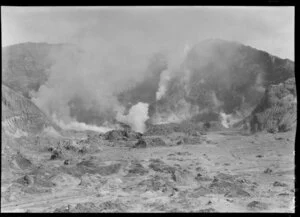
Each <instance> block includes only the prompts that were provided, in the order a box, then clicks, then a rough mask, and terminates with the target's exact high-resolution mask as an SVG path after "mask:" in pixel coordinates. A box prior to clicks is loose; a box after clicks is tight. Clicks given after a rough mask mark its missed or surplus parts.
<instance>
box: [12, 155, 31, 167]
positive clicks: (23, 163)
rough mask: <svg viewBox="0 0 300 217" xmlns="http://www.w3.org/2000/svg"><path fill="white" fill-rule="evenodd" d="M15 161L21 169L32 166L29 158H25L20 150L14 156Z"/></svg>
mask: <svg viewBox="0 0 300 217" xmlns="http://www.w3.org/2000/svg"><path fill="white" fill-rule="evenodd" d="M14 158H15V161H16V163H17V164H18V166H19V167H20V168H21V169H22V170H26V169H30V168H31V167H32V163H31V161H30V160H28V159H27V158H25V157H24V156H23V155H22V154H21V153H20V152H18V153H17V155H15V156H14Z"/></svg>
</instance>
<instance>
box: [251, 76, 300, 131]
mask: <svg viewBox="0 0 300 217" xmlns="http://www.w3.org/2000/svg"><path fill="white" fill-rule="evenodd" d="M248 121H249V123H250V129H251V131H252V132H257V131H264V130H266V131H268V132H271V133H276V132H285V131H289V130H291V129H292V128H294V127H295V126H296V121H297V98H296V85H295V79H294V78H290V79H288V80H286V81H285V82H283V83H280V84H277V85H270V86H269V87H268V88H267V90H266V92H265V95H264V97H263V98H262V100H261V102H260V103H259V104H258V105H257V107H256V108H255V109H254V110H253V112H252V113H251V116H250V117H249V118H248Z"/></svg>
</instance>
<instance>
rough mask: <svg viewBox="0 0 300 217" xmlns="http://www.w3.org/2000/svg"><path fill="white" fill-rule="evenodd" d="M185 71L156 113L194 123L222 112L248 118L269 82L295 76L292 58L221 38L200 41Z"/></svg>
mask: <svg viewBox="0 0 300 217" xmlns="http://www.w3.org/2000/svg"><path fill="white" fill-rule="evenodd" d="M180 70H181V72H178V73H177V76H174V77H173V78H172V79H171V81H170V82H169V84H168V89H167V92H166V95H165V97H163V98H162V99H161V100H160V101H158V102H156V103H155V105H152V113H155V112H157V113H165V114H167V115H166V117H168V118H170V115H169V114H172V116H173V117H175V116H176V117H175V118H173V119H176V118H177V119H178V118H179V119H188V118H190V119H191V120H194V121H215V120H218V119H219V113H220V112H224V113H226V114H233V115H235V116H238V117H239V118H243V117H246V116H247V115H249V114H250V113H251V111H252V110H253V109H254V108H255V107H256V105H257V104H258V103H259V102H260V100H261V99H262V97H263V95H264V92H265V89H266V88H267V87H268V86H270V85H273V84H278V83H280V82H284V81H285V80H286V79H288V78H292V77H294V63H293V62H292V61H290V60H288V59H280V58H278V57H275V56H272V55H270V54H268V53H266V52H264V51H260V50H256V49H254V48H251V47H249V46H245V45H242V44H238V43H235V42H228V41H223V40H217V39H215V40H206V41H203V42H201V43H199V44H197V45H195V46H194V47H193V48H192V49H191V50H190V51H189V53H188V55H187V57H186V59H185V61H184V67H182V68H181V69H180ZM155 107H156V109H154V108H155Z"/></svg>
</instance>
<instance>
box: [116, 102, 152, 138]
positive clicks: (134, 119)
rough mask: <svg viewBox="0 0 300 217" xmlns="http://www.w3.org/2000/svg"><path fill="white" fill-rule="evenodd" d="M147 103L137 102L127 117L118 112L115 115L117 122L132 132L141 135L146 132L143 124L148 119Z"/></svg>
mask: <svg viewBox="0 0 300 217" xmlns="http://www.w3.org/2000/svg"><path fill="white" fill-rule="evenodd" d="M148 107H149V105H148V104H147V103H142V102H139V103H137V104H136V105H134V106H132V107H131V108H130V110H129V113H128V114H127V115H124V114H122V112H119V113H118V114H117V120H118V121H120V122H122V123H125V124H128V125H129V126H130V127H131V129H132V130H134V131H136V132H140V133H143V132H145V130H146V125H145V122H146V121H147V120H148V119H149V116H148Z"/></svg>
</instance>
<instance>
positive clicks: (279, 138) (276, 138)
mask: <svg viewBox="0 0 300 217" xmlns="http://www.w3.org/2000/svg"><path fill="white" fill-rule="evenodd" d="M275 140H283V138H282V137H275Z"/></svg>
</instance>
